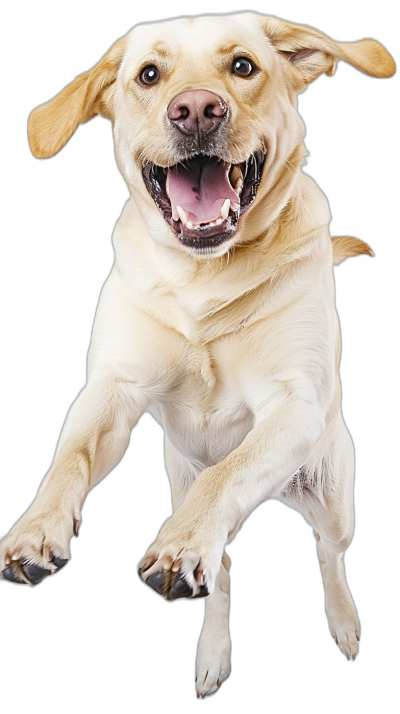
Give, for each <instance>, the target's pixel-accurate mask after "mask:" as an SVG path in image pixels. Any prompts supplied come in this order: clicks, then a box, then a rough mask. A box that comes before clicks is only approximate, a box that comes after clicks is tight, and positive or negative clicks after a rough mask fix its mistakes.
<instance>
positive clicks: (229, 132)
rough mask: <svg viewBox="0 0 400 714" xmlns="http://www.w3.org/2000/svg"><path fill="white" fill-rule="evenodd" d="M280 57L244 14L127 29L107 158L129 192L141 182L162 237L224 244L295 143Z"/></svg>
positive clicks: (297, 124)
mask: <svg viewBox="0 0 400 714" xmlns="http://www.w3.org/2000/svg"><path fill="white" fill-rule="evenodd" d="M279 59H280V58H279V56H277V54H276V53H275V52H274V51H273V49H272V47H271V46H269V45H268V43H267V41H266V37H265V33H264V32H263V30H262V27H261V24H260V22H258V20H257V16H253V15H240V16H233V17H229V16H228V17H200V18H196V19H182V20H174V21H171V22H167V23H162V24H158V25H153V26H151V27H149V26H139V27H137V28H135V29H134V30H133V31H132V33H131V34H130V36H129V40H128V46H127V48H126V50H125V55H124V59H123V62H122V65H121V70H120V73H119V77H118V89H117V91H116V96H115V101H116V106H117V111H116V115H115V122H114V136H115V146H116V155H117V160H118V164H119V166H120V169H121V171H122V173H123V175H124V177H125V179H126V181H127V183H128V185H129V186H130V188H131V190H132V192H136V191H137V188H138V187H139V186H141V184H142V183H143V181H144V184H145V186H146V189H147V191H148V192H149V194H150V196H151V198H152V199H153V201H154V202H155V203H156V205H157V206H158V208H159V210H160V212H161V214H162V216H163V219H164V221H165V222H166V224H167V227H168V229H167V230H166V231H165V232H163V233H164V234H165V235H164V239H168V237H169V238H170V239H171V238H172V239H173V240H174V241H178V242H179V244H180V245H182V246H183V247H184V248H185V249H186V250H190V251H191V252H196V253H198V254H205V253H206V254H210V253H211V252H214V253H218V254H221V253H222V252H225V251H226V250H228V248H229V247H230V246H231V245H232V243H233V242H234V241H235V240H237V238H238V234H239V233H240V228H241V223H242V215H243V214H245V212H246V211H248V210H249V209H250V207H251V205H252V204H253V202H254V201H255V200H256V198H257V193H258V191H261V192H262V184H263V180H264V179H263V176H265V175H266V174H267V173H268V170H269V166H270V165H271V164H272V163H273V162H278V163H279V164H281V163H282V162H283V161H284V160H286V159H289V156H290V155H291V153H292V152H293V150H294V148H295V147H296V146H297V145H298V144H299V142H300V141H301V137H302V133H303V131H302V124H301V121H300V118H299V116H298V114H297V112H296V110H295V107H294V94H293V92H292V96H290V91H289V89H290V88H289V86H288V82H287V80H286V77H285V74H284V71H283V67H281V64H280V62H279ZM139 193H140V198H139V201H140V200H141V197H142V194H143V191H142V190H140V189H139ZM171 229H172V230H171ZM171 234H172V235H171Z"/></svg>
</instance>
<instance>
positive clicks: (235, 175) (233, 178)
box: [229, 164, 243, 186]
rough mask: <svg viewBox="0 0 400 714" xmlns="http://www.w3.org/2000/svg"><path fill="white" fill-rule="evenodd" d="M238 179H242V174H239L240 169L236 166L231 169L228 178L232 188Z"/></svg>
mask: <svg viewBox="0 0 400 714" xmlns="http://www.w3.org/2000/svg"><path fill="white" fill-rule="evenodd" d="M238 178H241V179H242V178H243V174H242V172H241V170H240V167H239V166H238V165H237V164H236V166H234V167H233V169H232V171H231V174H230V176H229V180H230V182H231V184H232V186H234V185H235V183H236V181H237V180H238Z"/></svg>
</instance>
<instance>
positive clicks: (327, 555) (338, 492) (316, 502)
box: [285, 422, 360, 659]
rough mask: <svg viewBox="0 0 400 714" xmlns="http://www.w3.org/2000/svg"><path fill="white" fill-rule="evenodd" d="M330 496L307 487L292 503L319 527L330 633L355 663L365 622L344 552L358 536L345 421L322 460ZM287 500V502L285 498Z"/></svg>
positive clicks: (350, 447) (351, 453)
mask: <svg viewBox="0 0 400 714" xmlns="http://www.w3.org/2000/svg"><path fill="white" fill-rule="evenodd" d="M322 469H323V470H324V471H325V473H323V478H324V483H325V487H324V498H323V499H321V498H319V497H318V495H317V491H316V490H315V487H314V488H313V486H312V485H311V487H309V486H307V487H306V488H305V489H303V490H301V489H300V492H299V494H298V496H297V497H296V496H293V497H292V498H294V500H293V501H292V500H290V505H292V506H294V507H295V508H296V509H297V510H299V511H300V512H301V513H302V514H303V516H304V517H305V518H306V520H307V521H308V522H309V523H310V524H311V525H312V526H313V528H314V535H315V537H316V540H317V553H318V559H319V564H320V568H321V574H322V580H323V583H324V589H325V611H326V615H327V618H328V624H329V629H330V631H331V634H332V637H333V638H334V639H335V641H336V643H337V644H338V646H339V648H340V649H341V651H342V652H343V653H344V654H345V655H346V657H347V659H351V658H352V659H355V658H356V655H357V653H358V641H359V639H360V622H359V619H358V615H357V610H356V607H355V604H354V601H353V598H352V596H351V593H350V590H349V587H348V585H347V580H346V573H345V566H344V553H345V551H346V549H347V548H348V546H349V545H350V542H351V539H352V537H353V532H354V502H353V482H354V451H353V444H352V441H351V438H350V435H349V433H348V431H347V429H346V427H345V425H344V423H343V422H342V424H341V425H340V428H339V429H338V435H337V438H336V440H335V444H334V445H333V446H332V447H331V449H330V452H329V454H328V455H327V458H325V459H324V461H323V462H322ZM285 500H286V499H285Z"/></svg>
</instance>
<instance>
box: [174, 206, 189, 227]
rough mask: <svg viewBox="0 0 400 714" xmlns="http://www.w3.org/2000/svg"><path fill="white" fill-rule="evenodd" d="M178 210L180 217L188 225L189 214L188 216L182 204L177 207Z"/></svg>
mask: <svg viewBox="0 0 400 714" xmlns="http://www.w3.org/2000/svg"><path fill="white" fill-rule="evenodd" d="M176 212H177V214H178V216H179V218H180V219H181V221H182V223H183V225H184V226H185V225H186V221H187V216H186V213H185V211H184V210H183V208H181V207H180V206H177V207H176Z"/></svg>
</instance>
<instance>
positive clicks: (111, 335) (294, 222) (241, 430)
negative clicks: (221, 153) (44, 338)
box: [0, 13, 394, 697]
mask: <svg viewBox="0 0 400 714" xmlns="http://www.w3.org/2000/svg"><path fill="white" fill-rule="evenodd" d="M233 45H234V46H235V47H236V48H238V49H237V51H236V56H237V54H241V53H243V52H248V53H249V54H250V55H251V57H253V58H254V60H255V61H256V63H257V64H258V66H259V67H260V68H261V70H262V71H261V72H260V73H259V75H257V77H256V78H254V79H253V80H251V81H246V80H243V79H241V78H239V79H238V78H237V77H232V76H231V75H230V73H229V72H227V71H226V67H227V66H229V64H230V62H231V57H232V49H230V48H232V46H233ZM307 50H311V51H312V52H311V53H309V52H307ZM183 58H184V61H183ZM216 58H219V59H218V61H217V59H216ZM340 59H344V60H346V61H348V62H350V63H351V64H353V65H354V66H356V67H358V68H360V69H362V70H363V71H365V72H367V73H369V74H374V75H376V76H390V75H391V74H393V72H394V63H393V60H392V59H391V57H390V55H389V54H388V53H387V52H386V50H384V48H383V47H382V46H381V45H379V43H377V42H375V41H373V40H368V41H362V42H359V43H341V44H340V43H335V42H333V41H332V40H330V39H329V38H327V37H326V36H325V35H323V34H322V33H320V32H317V31H316V30H313V29H312V28H305V27H300V26H295V25H290V24H288V23H284V22H283V21H280V20H277V19H275V18H268V17H264V16H262V15H256V14H254V13H245V14H240V15H232V16H224V17H218V16H212V17H202V18H196V19H180V20H174V21H169V22H167V23H160V24H152V25H148V26H147V25H140V26H138V27H135V28H134V29H133V30H132V31H131V32H130V33H128V35H126V36H125V37H124V38H122V39H121V40H118V42H117V43H116V44H115V45H114V46H113V47H112V48H111V50H109V52H108V53H107V54H106V55H105V56H104V58H103V59H102V60H101V61H100V62H99V63H98V65H96V66H95V67H94V68H93V69H92V70H90V71H89V72H86V73H85V74H84V75H81V76H80V77H78V78H77V79H76V80H74V82H73V83H72V84H71V85H69V86H68V87H67V88H66V89H64V90H63V91H62V92H61V93H60V94H59V95H58V96H57V97H55V98H54V99H53V100H51V101H50V102H48V103H47V104H45V105H42V106H41V107H38V108H37V109H35V110H34V111H33V113H32V114H31V117H30V120H29V139H30V143H31V147H32V151H33V152H34V153H35V155H37V156H38V157H45V156H51V155H53V154H54V153H56V152H57V151H58V150H59V149H60V148H61V147H62V146H64V144H65V143H66V142H67V141H68V139H69V138H70V136H71V135H72V133H73V132H74V131H75V129H76V127H77V125H78V124H79V123H80V122H82V121H87V120H88V119H89V118H91V117H92V116H93V115H94V114H96V113H101V114H103V115H105V116H107V117H109V118H111V119H112V121H113V128H114V138H115V149H116V157H117V162H118V165H119V168H120V170H121V172H122V174H123V175H124V177H125V179H126V182H127V184H128V187H129V189H130V192H131V197H130V199H129V201H128V202H127V204H126V205H125V207H124V210H123V212H122V215H121V217H120V219H119V221H118V223H117V226H116V229H115V232H114V236H113V242H114V248H115V263H114V266H113V269H112V271H111V273H110V276H109V278H108V279H107V281H106V283H105V285H104V288H103V290H102V294H101V297H100V301H99V305H98V309H97V313H96V318H95V323H94V328H93V336H92V341H91V345H90V351H89V360H88V381H87V385H86V387H85V389H84V390H83V391H82V393H81V394H80V395H79V397H78V399H77V400H76V402H75V403H74V404H73V406H72V407H71V410H70V412H69V415H68V418H67V421H66V424H65V426H64V429H63V432H62V435H61V438H60V442H59V446H58V449H57V453H56V456H55V459H54V462H53V465H52V467H51V469H50V471H49V473H48V474H47V476H46V478H45V479H44V481H43V483H42V486H41V488H40V491H39V494H38V496H37V498H36V499H35V501H34V502H33V504H32V505H31V507H30V508H29V510H28V511H27V512H26V513H25V515H24V516H23V517H22V518H21V519H20V521H18V523H17V524H16V525H15V526H14V527H13V528H12V529H11V531H10V533H9V534H8V535H7V536H6V537H5V538H4V540H3V542H2V554H1V563H0V567H1V569H2V570H3V569H4V568H5V567H11V568H12V569H13V572H14V573H15V575H16V577H18V578H19V579H20V580H22V581H24V582H28V580H27V578H26V576H25V574H24V571H23V569H22V565H23V563H24V562H26V560H29V561H30V562H32V563H36V564H38V565H41V566H42V567H44V568H46V569H48V570H50V571H53V570H55V566H54V564H53V562H52V561H51V554H52V553H53V554H56V555H57V556H58V557H61V558H69V555H70V551H69V542H70V539H71V537H72V535H73V534H74V532H76V531H77V529H78V527H79V523H80V517H81V515H80V514H81V509H82V506H83V503H84V501H85V498H86V496H87V494H88V492H89V490H90V489H91V488H92V487H93V486H94V485H95V484H96V483H98V481H99V480H100V479H102V478H103V477H104V476H105V475H106V474H107V473H108V472H109V471H110V469H111V468H112V467H113V466H114V465H115V464H116V463H118V461H119V460H120V459H121V458H122V456H123V454H124V451H125V449H126V447H127V445H128V441H129V435H130V431H131V429H132V428H133V426H134V425H135V423H136V422H137V420H138V419H139V417H140V415H141V414H142V413H143V412H144V411H145V410H149V411H150V412H151V413H152V414H153V416H154V418H155V419H157V420H158V421H159V422H160V424H162V426H163V427H164V430H165V435H166V442H165V443H166V447H165V448H166V464H167V469H168V475H169V478H170V481H171V488H172V495H173V502H174V515H173V516H172V517H171V518H170V519H169V520H168V521H166V523H165V524H164V525H163V526H162V528H161V530H160V532H159V534H158V536H157V538H156V539H155V541H154V543H153V544H152V545H151V546H150V548H149V550H148V552H147V554H146V556H145V558H144V559H143V561H142V568H143V571H142V577H143V579H144V580H146V579H147V578H148V577H149V575H150V574H151V573H154V572H157V571H158V570H160V569H161V568H165V570H166V571H167V572H170V573H171V574H172V573H174V572H175V570H176V569H179V568H180V569H181V571H182V572H183V573H184V575H185V577H186V580H187V582H188V583H189V584H190V585H191V587H192V589H193V594H197V593H198V592H199V590H200V588H201V586H202V585H203V584H205V585H206V586H207V588H208V590H209V592H210V593H211V594H210V595H209V596H208V597H207V599H206V617H205V622H204V626H203V630H202V634H201V637H200V641H199V647H198V655H197V685H196V687H197V693H198V696H201V697H203V696H206V695H207V694H211V693H212V692H214V691H215V690H216V689H217V688H218V687H219V685H220V684H221V682H222V681H223V680H224V679H225V678H226V677H227V676H228V675H229V672H230V638H229V628H228V613H229V559H228V556H227V555H226V554H224V548H225V545H226V544H227V543H228V542H229V541H230V540H231V539H232V538H233V537H234V535H235V534H236V532H237V531H238V530H239V528H240V526H241V524H242V523H243V521H244V520H245V519H246V518H247V517H248V515H249V514H250V513H251V512H252V510H253V509H254V508H255V507H256V506H257V505H258V504H259V503H260V502H261V501H263V500H265V499H267V498H270V497H276V498H280V499H282V500H283V501H285V502H287V503H289V504H290V505H291V506H294V507H295V508H297V509H298V510H300V511H301V512H302V513H303V515H304V516H305V517H306V519H307V520H308V521H309V522H310V524H311V525H312V526H313V528H314V531H315V534H316V538H317V541H318V555H319V559H320V563H321V572H322V576H323V580H324V585H325V592H326V611H327V616H328V621H329V626H330V629H331V632H332V635H333V636H334V637H335V639H336V640H337V642H338V644H339V646H340V648H341V650H342V651H343V652H344V653H345V654H346V656H347V657H348V658H350V657H353V658H354V657H355V656H356V654H357V652H358V639H359V622H358V617H357V612H356V609H355V606H354V603H353V600H352V597H351V594H350V592H349V590H348V587H347V583H346V578H345V573H344V564H343V554H344V551H345V550H346V548H347V546H348V545H349V543H350V541H351V538H352V534H353V473H354V465H353V447H352V442H351V439H350V436H349V434H348V431H347V429H346V427H345V424H344V421H343V418H342V413H341V389H340V380H339V375H338V366H339V359H340V331H339V323H338V318H337V315H336V311H335V305H334V282H333V272H332V262H333V261H335V262H340V260H342V259H343V258H344V257H346V256H348V255H354V254H356V253H358V252H371V251H370V249H369V247H368V246H366V245H365V244H362V243H361V242H357V241H356V239H351V238H342V237H341V238H337V239H335V240H334V242H333V243H332V240H331V238H330V236H329V229H328V225H329V221H330V214H329V209H328V204H327V201H326V199H325V196H324V195H323V194H322V192H321V191H320V189H319V188H318V187H317V186H316V184H315V183H314V182H313V181H312V179H311V178H309V177H308V176H306V175H305V174H304V173H302V171H301V165H302V161H303V157H304V154H305V149H304V145H303V134H304V126H303V123H302V121H301V119H300V117H299V115H298V113H297V109H296V106H297V103H296V101H297V100H296V96H297V93H298V92H299V91H301V90H303V89H304V88H305V86H306V84H307V83H308V82H309V81H311V80H313V79H315V78H316V77H317V76H318V75H319V74H320V73H321V72H327V73H328V74H332V72H333V71H334V68H335V66H336V63H337V61H338V60H340ZM151 63H156V64H157V65H159V66H160V67H161V68H162V70H163V72H164V76H165V79H164V81H163V82H161V83H160V84H159V86H155V87H154V88H152V89H151V90H149V89H148V88H146V89H145V90H143V88H141V87H140V86H139V85H138V83H137V82H136V77H137V76H138V74H139V72H140V70H141V69H142V68H143V67H144V66H146V65H148V64H151ZM205 78H206V79H205ZM188 88H192V89H193V88H194V89H196V88H205V89H209V90H210V91H212V92H215V93H217V94H218V95H220V96H223V97H224V99H225V100H226V102H227V103H228V105H229V107H230V109H231V122H230V134H229V148H228V150H227V154H226V156H225V157H224V158H225V160H227V161H231V162H234V163H238V162H240V161H243V160H246V158H247V157H248V156H249V155H250V154H252V153H253V152H254V151H256V150H258V149H260V148H261V149H266V150H267V157H266V162H265V166H264V171H263V179H262V182H261V185H260V188H259V190H258V194H257V198H256V200H255V202H254V204H253V205H252V206H251V207H250V208H249V209H248V211H247V212H246V213H245V214H244V215H243V216H242V217H241V219H240V224H239V229H238V231H237V233H236V235H235V236H234V238H233V239H231V240H230V241H229V242H228V243H225V244H222V245H221V246H220V247H219V248H217V249H215V250H214V252H210V253H209V254H207V255H199V254H197V253H196V252H195V251H193V250H191V249H188V248H185V247H184V246H183V245H181V244H180V243H179V242H178V240H177V238H176V236H175V234H174V233H173V232H172V230H171V229H170V228H169V227H168V225H167V224H166V223H165V221H164V219H163V217H162V215H161V214H160V213H159V211H158V209H157V208H156V206H155V204H154V202H153V200H152V198H151V197H150V195H149V194H148V193H147V191H146V188H145V186H144V182H143V179H142V174H141V171H142V166H143V163H144V162H145V161H146V160H151V161H153V162H154V163H157V164H159V165H163V166H168V165H169V164H173V163H175V161H174V147H173V141H172V139H171V134H170V132H169V130H168V127H167V126H166V121H165V113H166V107H167V106H168V103H169V101H170V100H171V98H172V97H174V96H176V95H177V94H178V93H179V92H182V91H185V90H186V89H188ZM221 561H222V563H221ZM174 568H175V570H174Z"/></svg>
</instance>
